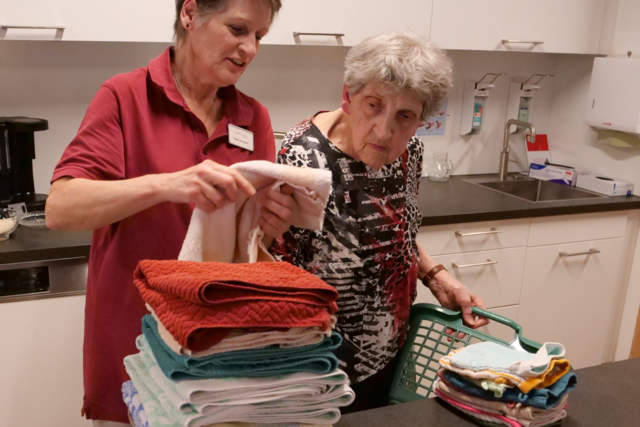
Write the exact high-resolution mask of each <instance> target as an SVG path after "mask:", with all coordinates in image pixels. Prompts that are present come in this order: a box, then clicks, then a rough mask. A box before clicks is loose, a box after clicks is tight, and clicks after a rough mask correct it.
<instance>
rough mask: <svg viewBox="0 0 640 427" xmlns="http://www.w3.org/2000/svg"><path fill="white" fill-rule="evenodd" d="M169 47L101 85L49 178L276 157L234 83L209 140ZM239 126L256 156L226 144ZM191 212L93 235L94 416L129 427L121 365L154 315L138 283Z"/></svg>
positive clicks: (89, 327) (150, 212)
mask: <svg viewBox="0 0 640 427" xmlns="http://www.w3.org/2000/svg"><path fill="white" fill-rule="evenodd" d="M170 55H171V48H169V49H167V50H166V51H165V52H164V53H163V54H162V55H160V56H159V57H157V58H155V59H153V60H152V61H151V62H150V63H149V66H148V67H144V68H139V69H137V70H135V71H133V72H131V73H127V74H122V75H118V76H116V77H113V78H112V79H110V80H108V81H107V82H106V83H104V84H103V85H102V86H101V87H100V89H99V91H98V93H97V95H96V97H95V98H94V99H93V101H92V102H91V105H90V106H89V108H88V109H87V113H86V116H85V118H84V120H83V121H82V124H81V125H80V129H79V131H78V135H77V136H76V137H75V138H74V139H73V141H71V144H69V146H68V147H67V149H66V150H65V152H64V154H63V155H62V159H61V160H60V162H59V163H58V165H57V166H56V169H55V171H54V173H53V178H52V179H51V181H52V182H53V181H55V180H57V179H59V178H62V177H65V176H70V177H74V178H87V179H95V180H120V179H130V178H135V177H139V176H142V175H147V174H156V173H167V172H176V171H181V170H184V169H186V168H189V167H191V166H194V165H196V164H198V163H201V162H202V161H204V160H205V159H211V160H214V161H216V162H218V163H221V164H224V165H231V164H233V163H237V162H243V161H247V160H269V161H274V159H275V141H274V137H273V130H272V128H271V121H270V119H269V113H268V112H267V109H266V108H265V107H264V106H263V105H261V104H260V103H259V102H257V101H256V100H255V99H253V98H250V97H248V96H246V95H244V94H243V93H241V92H239V91H238V90H236V88H235V87H234V86H229V87H227V88H224V89H222V90H221V96H222V98H223V99H224V102H225V104H224V105H225V113H224V117H223V118H222V121H221V122H220V123H219V124H218V126H217V128H216V130H215V132H214V133H213V135H212V136H211V138H209V137H208V136H207V131H206V128H205V126H204V124H203V123H202V122H201V121H200V120H199V119H198V118H197V117H196V116H195V115H194V114H193V113H192V112H191V111H190V110H189V108H188V107H187V106H186V104H185V102H184V100H183V98H182V96H181V95H180V93H179V92H178V89H177V88H176V86H175V82H174V80H173V76H172V74H171V65H170V58H171V56H170ZM229 123H232V124H234V125H237V126H241V127H243V128H246V129H249V130H250V131H252V132H253V134H254V146H255V151H253V152H250V151H247V150H244V149H242V148H239V147H235V146H233V145H231V144H229V142H228V134H227V125H228V124H229ZM192 209H193V206H191V205H186V204H173V203H162V204H159V205H156V206H154V207H152V208H149V209H147V210H145V211H143V212H140V213H138V214H135V215H132V216H131V217H129V218H127V219H124V220H122V221H120V222H117V223H115V224H112V225H109V226H106V227H103V228H100V229H98V230H95V231H94V232H93V239H92V242H91V255H90V257H89V279H88V287H87V302H86V309H85V335H84V388H85V394H84V406H83V409H82V411H83V413H84V414H85V415H86V416H87V418H89V419H99V420H111V421H119V422H123V423H126V422H128V418H127V408H126V406H125V404H124V403H123V400H122V395H121V392H120V390H121V386H122V383H123V382H124V381H127V380H128V379H129V378H128V376H127V374H126V372H125V370H124V364H123V362H122V359H123V358H124V357H125V356H127V355H130V354H133V353H137V351H138V350H137V349H136V347H135V338H136V337H137V336H138V335H140V333H141V323H140V321H141V319H142V316H143V315H144V314H145V313H146V312H147V310H146V309H145V306H144V303H143V302H142V299H141V298H140V294H139V293H138V291H137V290H136V288H135V286H134V285H133V280H132V277H133V271H134V269H135V267H136V264H137V263H138V261H140V260H142V259H176V258H177V256H178V253H179V252H180V248H181V246H182V242H183V240H184V237H185V235H186V232H187V227H188V225H189V220H190V218H191V212H192Z"/></svg>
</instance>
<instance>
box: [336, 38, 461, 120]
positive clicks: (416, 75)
mask: <svg viewBox="0 0 640 427" xmlns="http://www.w3.org/2000/svg"><path fill="white" fill-rule="evenodd" d="M343 82H344V84H345V86H346V87H347V90H348V91H349V93H350V94H351V95H355V94H356V93H358V92H359V91H360V90H361V89H362V88H363V87H364V85H366V84H367V83H381V84H384V85H386V86H388V87H390V88H391V89H394V90H397V91H407V92H409V93H410V94H412V95H413V96H415V97H416V98H417V99H418V100H420V101H421V102H422V115H421V119H422V120H426V119H427V118H428V117H431V116H433V115H435V114H436V113H437V112H438V111H439V110H440V108H441V107H442V105H443V104H444V102H445V99H446V98H447V95H448V94H449V90H450V89H451V87H452V86H453V62H452V61H451V59H450V58H449V57H448V56H447V55H446V54H445V53H444V52H443V51H442V50H440V49H438V48H437V47H436V46H435V45H434V44H433V43H431V42H429V41H427V40H423V39H422V38H420V37H419V36H418V35H416V34H414V33H412V32H409V31H392V32H390V33H385V34H381V35H379V36H374V37H370V38H368V39H366V40H364V41H362V42H361V43H358V44H357V45H355V46H354V47H352V48H351V50H349V53H348V54H347V58H346V60H345V73H344V80H343Z"/></svg>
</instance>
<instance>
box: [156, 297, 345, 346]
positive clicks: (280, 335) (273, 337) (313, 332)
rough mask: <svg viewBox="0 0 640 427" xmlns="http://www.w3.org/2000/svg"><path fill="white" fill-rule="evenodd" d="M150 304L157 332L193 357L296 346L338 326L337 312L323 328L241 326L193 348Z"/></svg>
mask: <svg viewBox="0 0 640 427" xmlns="http://www.w3.org/2000/svg"><path fill="white" fill-rule="evenodd" d="M147 308H148V309H149V311H150V312H151V315H152V316H153V318H154V319H155V320H156V322H158V334H159V335H160V338H161V339H162V341H164V343H165V344H166V345H167V347H169V348H170V349H171V350H173V352H174V353H176V354H180V355H186V356H191V357H194V358H199V357H207V356H211V355H213V354H220V353H227V352H229V351H238V350H248V349H256V348H264V347H268V346H270V345H279V346H280V348H294V347H302V346H304V345H311V344H317V343H319V342H320V341H322V340H323V339H324V338H325V337H330V336H331V331H332V330H333V329H334V328H335V325H336V320H337V319H336V317H335V316H331V328H329V329H327V330H326V331H324V332H323V331H322V330H321V329H320V328H290V329H288V330H286V331H279V330H268V331H262V332H244V331H242V330H234V331H233V332H231V333H230V334H229V335H227V336H226V337H225V338H224V339H223V340H222V341H220V342H219V343H217V344H216V345H214V346H213V347H210V348H208V349H206V350H202V351H195V352H194V351H191V350H189V349H188V348H185V347H183V346H181V345H180V343H178V341H176V340H175V338H173V336H172V335H171V333H170V332H169V331H167V328H165V326H164V325H163V324H162V322H161V321H160V319H158V317H157V316H156V314H155V313H154V312H153V309H151V307H150V306H149V305H147Z"/></svg>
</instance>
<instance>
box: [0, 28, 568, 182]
mask: <svg viewBox="0 0 640 427" xmlns="http://www.w3.org/2000/svg"><path fill="white" fill-rule="evenodd" d="M165 47H166V45H165V44H160V43H87V42H85V43H82V42H36V41H3V42H1V43H0V58H2V61H0V115H3V116H14V115H24V116H30V117H39V118H45V119H47V120H49V126H50V129H49V130H48V131H44V132H40V133H38V134H36V157H37V158H36V160H35V162H34V170H35V172H34V175H35V183H36V191H38V192H43V193H47V192H48V191H49V179H50V177H51V174H52V171H53V168H54V166H55V165H56V163H57V162H58V160H59V158H60V156H61V154H62V151H63V150H64V148H65V146H66V145H67V144H68V143H69V141H70V140H71V139H72V138H73V136H74V135H75V133H76V131H77V129H78V126H79V124H80V121H81V120H82V117H83V116H84V112H85V110H86V107H87V105H88V104H89V102H90V101H91V99H92V97H93V95H94V94H95V92H96V91H97V89H98V87H99V86H100V84H101V83H102V82H104V81H105V80H107V79H108V78H109V77H111V76H113V75H115V74H117V73H122V72H127V71H131V70H133V69H135V68H137V67H140V66H144V65H146V64H147V63H148V61H149V60H150V59H151V58H153V57H155V56H157V55H158V54H159V53H160V52H162V51H163V49H165ZM346 52H347V48H342V47H312V46H263V47H262V50H261V52H260V54H259V55H258V57H257V59H256V60H255V62H254V63H253V64H252V65H251V67H250V68H249V69H248V70H247V72H246V74H245V75H244V76H243V78H242V79H241V81H240V84H239V85H238V86H239V88H240V89H241V90H243V91H245V92H246V93H247V94H249V95H251V96H253V97H255V98H257V99H258V100H260V101H261V102H262V103H263V104H265V105H266V106H267V107H268V108H269V111H270V113H271V117H272V121H273V128H274V130H276V131H286V130H288V129H289V128H290V127H291V126H292V125H294V124H296V123H298V122H300V121H301V120H303V119H304V118H306V117H308V116H310V115H311V114H313V113H315V112H317V111H320V110H331V109H335V108H338V107H339V106H340V96H341V88H342V73H343V65H342V64H343V61H344V57H345V55H346ZM450 56H451V57H452V58H453V60H454V62H455V83H454V84H455V87H454V89H453V92H452V94H451V96H450V100H449V110H448V112H449V117H448V118H447V129H446V134H445V135H444V136H439V137H425V138H424V141H425V142H426V144H427V152H428V153H430V152H431V151H434V150H448V151H449V152H450V157H451V158H452V160H453V162H454V163H455V169H454V173H455V174H465V173H491V172H496V171H497V167H498V166H497V165H498V157H499V147H500V145H501V144H502V134H503V127H502V126H503V123H504V120H505V115H506V98H507V93H508V86H509V82H510V81H511V80H512V79H513V80H517V81H523V79H525V78H527V77H528V76H530V75H531V74H534V73H551V74H556V68H557V63H558V60H559V58H560V56H558V55H551V54H528V53H511V52H508V53H507V52H470V51H451V52H450ZM488 72H496V73H508V74H509V75H508V76H502V77H500V78H499V79H498V80H496V82H495V85H496V87H495V89H493V90H492V95H491V98H490V102H489V105H488V107H487V109H486V111H485V121H484V123H483V129H482V132H481V133H480V134H478V135H473V136H465V137H461V136H460V135H459V128H460V117H459V112H460V108H461V103H462V87H463V83H464V81H465V80H479V79H480V78H482V76H484V74H485V73H488ZM541 86H542V88H541V89H540V91H539V93H538V95H536V100H535V104H534V108H533V110H532V113H531V118H532V121H533V123H534V124H535V125H536V127H537V129H538V131H539V132H543V133H544V132H545V131H546V130H547V127H548V122H549V110H550V105H551V99H552V95H553V88H554V87H555V82H554V79H553V78H551V79H545V80H543V81H542V83H541ZM576 113H577V112H576ZM512 140H513V141H514V142H513V146H514V156H513V157H515V158H520V159H524V156H523V155H522V154H523V152H524V142H523V139H522V136H521V135H520V136H514V137H512ZM512 166H514V169H515V170H518V169H521V168H524V163H522V165H521V166H517V165H512Z"/></svg>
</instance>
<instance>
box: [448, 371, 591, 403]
mask: <svg viewBox="0 0 640 427" xmlns="http://www.w3.org/2000/svg"><path fill="white" fill-rule="evenodd" d="M438 376H439V377H440V378H441V379H443V380H444V381H446V382H447V384H451V385H452V386H454V387H456V388H457V389H459V390H461V391H463V392H464V393H467V394H470V395H473V396H477V397H479V398H481V399H485V400H493V401H499V402H515V403H522V404H524V405H529V406H533V407H534V408H538V409H551V408H554V407H557V406H558V405H559V404H560V402H561V401H562V398H563V397H564V396H566V395H567V394H568V393H569V392H570V391H571V390H573V389H574V388H575V387H576V385H577V382H578V379H577V377H576V374H574V373H573V372H569V373H567V374H565V375H564V376H562V377H561V378H560V379H558V381H556V382H555V383H553V384H552V385H551V386H549V387H547V388H542V389H534V390H531V391H530V392H529V393H522V392H521V391H520V389H518V388H507V389H505V390H504V393H503V394H502V397H496V396H495V394H494V392H493V391H487V390H484V389H482V388H481V387H478V386H477V385H475V384H472V383H471V382H470V381H468V380H467V379H465V378H463V377H462V376H460V375H458V374H456V373H455V372H452V371H447V370H444V369H441V370H440V371H438Z"/></svg>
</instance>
